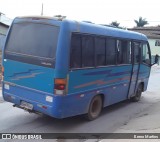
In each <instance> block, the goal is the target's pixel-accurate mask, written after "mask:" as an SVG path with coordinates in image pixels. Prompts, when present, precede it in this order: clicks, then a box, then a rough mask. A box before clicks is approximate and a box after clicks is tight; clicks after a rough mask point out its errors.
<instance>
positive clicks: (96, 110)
mask: <svg viewBox="0 0 160 142" xmlns="http://www.w3.org/2000/svg"><path fill="white" fill-rule="evenodd" d="M101 110H102V97H101V96H100V95H97V96H95V97H93V99H92V100H91V103H90V105H89V109H88V113H87V114H86V115H85V117H86V119H87V120H89V121H92V120H94V119H96V118H97V117H98V116H99V115H100V113H101Z"/></svg>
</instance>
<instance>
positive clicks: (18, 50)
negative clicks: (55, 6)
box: [5, 22, 59, 59]
mask: <svg viewBox="0 0 160 142" xmlns="http://www.w3.org/2000/svg"><path fill="white" fill-rule="evenodd" d="M58 34H59V27H56V26H52V25H47V24H41V23H31V22H25V23H22V22H21V23H15V24H13V26H12V28H11V32H10V35H9V39H8V42H7V44H6V48H5V53H6V54H7V53H8V54H15V55H16V54H18V55H22V56H32V57H41V58H51V59H52V58H55V55H56V47H57V41H58Z"/></svg>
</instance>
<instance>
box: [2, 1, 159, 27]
mask: <svg viewBox="0 0 160 142" xmlns="http://www.w3.org/2000/svg"><path fill="white" fill-rule="evenodd" d="M42 3H43V15H44V16H54V15H64V16H67V19H71V20H77V21H91V22H93V23H96V24H110V23H111V22H112V21H117V22H118V23H120V26H122V27H134V26H136V24H135V22H134V20H137V19H138V18H139V17H140V16H141V17H142V18H146V20H147V21H148V22H149V25H148V26H155V25H160V14H159V13H160V11H159V10H160V0H0V12H2V13H4V14H5V16H6V17H8V18H11V19H14V18H15V17H17V16H27V15H41V9H42Z"/></svg>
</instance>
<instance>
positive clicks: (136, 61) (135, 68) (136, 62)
mask: <svg viewBox="0 0 160 142" xmlns="http://www.w3.org/2000/svg"><path fill="white" fill-rule="evenodd" d="M139 68H140V43H139V42H133V43H132V72H131V78H130V87H129V93H128V98H130V96H132V95H134V93H135V90H136V85H137V81H138V74H139Z"/></svg>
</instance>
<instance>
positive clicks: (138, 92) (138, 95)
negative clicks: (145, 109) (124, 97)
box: [131, 84, 142, 102]
mask: <svg viewBox="0 0 160 142" xmlns="http://www.w3.org/2000/svg"><path fill="white" fill-rule="evenodd" d="M141 94H142V84H139V86H138V88H137V91H136V94H135V96H134V97H132V98H131V101H132V102H138V101H139V100H140V98H141Z"/></svg>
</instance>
